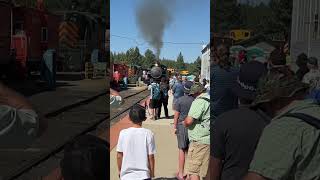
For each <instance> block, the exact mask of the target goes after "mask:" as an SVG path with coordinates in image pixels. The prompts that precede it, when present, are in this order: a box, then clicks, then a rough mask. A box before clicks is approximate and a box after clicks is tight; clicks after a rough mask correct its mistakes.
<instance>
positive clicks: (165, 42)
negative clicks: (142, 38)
mask: <svg viewBox="0 0 320 180" xmlns="http://www.w3.org/2000/svg"><path fill="white" fill-rule="evenodd" d="M111 36H113V37H119V38H124V39H129V40H132V41H135V42H136V43H137V44H138V45H143V44H145V43H139V42H138V41H137V40H136V39H135V38H132V37H128V36H119V35H114V34H111ZM146 42H150V41H146ZM162 43H163V44H188V45H205V44H207V43H205V42H199V43H197V42H172V41H163V42H162Z"/></svg>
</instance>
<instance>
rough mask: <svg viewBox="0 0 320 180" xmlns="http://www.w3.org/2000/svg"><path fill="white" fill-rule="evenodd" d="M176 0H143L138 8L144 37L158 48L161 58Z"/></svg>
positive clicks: (137, 14)
mask: <svg viewBox="0 0 320 180" xmlns="http://www.w3.org/2000/svg"><path fill="white" fill-rule="evenodd" d="M174 3H175V2H174V0H142V2H141V3H140V4H139V5H138V7H137V10H136V21H137V25H138V27H139V29H140V32H141V34H142V36H143V38H144V39H145V40H146V41H148V43H149V44H150V45H151V46H152V47H153V48H154V49H155V50H156V55H157V58H158V59H159V56H160V53H161V48H162V46H163V40H162V38H163V33H164V30H165V28H166V27H167V26H168V25H169V24H170V22H171V20H172V10H171V8H172V7H173V6H174Z"/></svg>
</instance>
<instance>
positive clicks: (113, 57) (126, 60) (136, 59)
mask: <svg viewBox="0 0 320 180" xmlns="http://www.w3.org/2000/svg"><path fill="white" fill-rule="evenodd" d="M156 60H157V58H156V55H155V54H154V52H153V51H152V50H150V49H147V50H146V51H145V53H144V54H141V53H140V50H139V48H138V47H135V48H130V49H129V50H127V51H126V52H120V53H116V52H111V53H110V61H111V62H113V63H122V64H126V65H137V66H141V67H142V68H145V69H149V68H150V67H151V66H152V65H153V64H155V62H156ZM160 62H161V64H163V65H165V66H167V67H168V68H173V69H175V70H177V71H182V70H188V71H189V73H191V74H194V75H198V74H199V73H200V70H201V58H200V57H197V59H196V60H195V61H194V62H193V63H186V62H184V57H183V55H182V53H181V52H180V53H179V54H178V56H177V59H176V60H172V59H165V58H163V59H161V60H160Z"/></svg>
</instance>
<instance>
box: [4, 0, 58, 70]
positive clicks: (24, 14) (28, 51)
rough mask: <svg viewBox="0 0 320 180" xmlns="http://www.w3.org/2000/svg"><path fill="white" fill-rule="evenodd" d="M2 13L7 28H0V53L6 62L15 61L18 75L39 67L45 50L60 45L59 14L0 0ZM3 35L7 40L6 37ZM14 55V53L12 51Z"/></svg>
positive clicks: (13, 63) (5, 64)
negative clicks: (17, 5)
mask: <svg viewBox="0 0 320 180" xmlns="http://www.w3.org/2000/svg"><path fill="white" fill-rule="evenodd" d="M0 16H1V17H3V18H2V19H4V21H5V22H7V23H3V24H2V26H5V30H2V28H1V32H0V34H1V35H0V38H1V39H0V42H3V44H2V45H0V56H1V57H6V58H5V59H7V60H1V62H0V64H1V65H3V66H8V64H10V65H11V66H12V65H14V66H15V67H14V69H15V72H17V70H18V74H19V76H26V75H27V71H36V70H39V67H40V63H41V60H42V56H43V53H44V52H45V51H46V50H47V49H56V50H57V49H58V46H59V38H58V26H59V23H60V17H59V16H56V15H54V14H51V13H49V12H47V11H46V10H44V9H34V8H25V7H14V6H12V4H11V3H8V2H6V1H3V0H0ZM3 39H4V40H5V41H3ZM10 52H15V53H14V54H15V56H14V57H12V53H11V54H10Z"/></svg>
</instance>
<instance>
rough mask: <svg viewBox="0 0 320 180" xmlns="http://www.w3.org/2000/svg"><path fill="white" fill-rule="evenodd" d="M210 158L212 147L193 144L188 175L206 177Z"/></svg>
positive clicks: (190, 147) (189, 154)
mask: <svg viewBox="0 0 320 180" xmlns="http://www.w3.org/2000/svg"><path fill="white" fill-rule="evenodd" d="M209 158H210V145H209V144H201V143H197V142H191V143H190V146H189V150H188V157H187V163H186V170H187V173H188V174H190V175H198V176H200V177H206V175H207V171H208V166H209Z"/></svg>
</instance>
